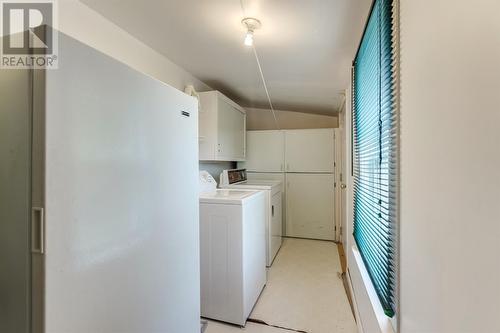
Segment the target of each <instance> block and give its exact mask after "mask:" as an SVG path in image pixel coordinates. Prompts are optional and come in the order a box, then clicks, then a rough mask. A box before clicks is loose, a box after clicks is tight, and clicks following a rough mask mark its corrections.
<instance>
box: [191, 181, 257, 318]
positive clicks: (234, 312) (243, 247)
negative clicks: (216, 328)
mask: <svg viewBox="0 0 500 333" xmlns="http://www.w3.org/2000/svg"><path fill="white" fill-rule="evenodd" d="M206 181H208V182H210V184H213V183H214V182H215V181H214V180H213V178H212V177H211V176H209V175H207V174H206V173H203V172H202V173H200V185H201V188H202V190H205V191H206V189H207V188H210V186H208V187H207V186H204V185H203V184H202V183H203V182H206ZM265 199H266V197H265V192H264V191H248V190H247V191H245V190H221V189H218V190H213V191H210V192H202V193H200V269H201V288H200V289H201V315H202V317H206V318H211V319H216V320H220V321H224V322H228V323H233V324H237V325H241V326H244V325H245V323H246V320H247V318H248V316H249V315H250V312H251V311H252V309H253V307H254V305H255V303H256V302H257V299H258V297H259V295H260V293H261V292H262V289H263V288H264V286H265V284H266V252H265V242H266V241H265V221H266V201H265Z"/></svg>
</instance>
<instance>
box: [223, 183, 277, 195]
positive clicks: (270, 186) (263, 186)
mask: <svg viewBox="0 0 500 333" xmlns="http://www.w3.org/2000/svg"><path fill="white" fill-rule="evenodd" d="M221 188H225V189H231V188H234V189H249V190H268V191H269V190H271V191H272V192H273V194H274V193H275V192H276V191H280V190H281V189H282V182H281V181H279V180H245V181H243V182H239V183H235V184H231V185H225V186H224V185H223V186H221Z"/></svg>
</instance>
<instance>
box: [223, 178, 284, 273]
mask: <svg viewBox="0 0 500 333" xmlns="http://www.w3.org/2000/svg"><path fill="white" fill-rule="evenodd" d="M219 186H220V187H221V188H223V189H245V190H262V191H265V193H266V266H268V267H269V266H271V265H272V263H273V260H274V258H275V257H276V254H277V253H278V251H279V249H280V247H281V243H282V233H283V208H282V206H283V200H282V196H283V183H282V182H281V181H278V180H255V179H254V180H249V179H247V173H246V170H245V169H232V170H224V171H222V173H221V175H220V184H219Z"/></svg>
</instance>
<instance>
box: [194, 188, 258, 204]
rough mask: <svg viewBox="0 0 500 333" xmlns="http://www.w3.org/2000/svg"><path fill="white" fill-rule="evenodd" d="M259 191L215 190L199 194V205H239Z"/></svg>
mask: <svg viewBox="0 0 500 333" xmlns="http://www.w3.org/2000/svg"><path fill="white" fill-rule="evenodd" d="M258 193H260V192H259V191H245V190H216V191H214V192H206V193H200V203H218V204H227V205H241V204H242V203H243V201H245V199H249V198H250V197H252V196H253V195H255V194H258Z"/></svg>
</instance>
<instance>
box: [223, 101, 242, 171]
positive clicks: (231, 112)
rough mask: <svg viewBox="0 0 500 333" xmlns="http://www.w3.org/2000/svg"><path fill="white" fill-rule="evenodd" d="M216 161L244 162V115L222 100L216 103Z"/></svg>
mask: <svg viewBox="0 0 500 333" xmlns="http://www.w3.org/2000/svg"><path fill="white" fill-rule="evenodd" d="M218 103H219V105H218V112H219V113H218V121H217V122H218V142H217V160H222V161H243V160H245V134H246V133H245V130H246V115H245V114H244V113H242V112H241V111H240V110H238V109H237V108H235V107H234V106H232V105H230V104H228V103H226V102H225V101H224V100H222V99H219V101H218Z"/></svg>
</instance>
